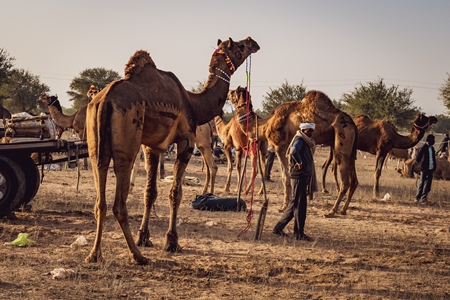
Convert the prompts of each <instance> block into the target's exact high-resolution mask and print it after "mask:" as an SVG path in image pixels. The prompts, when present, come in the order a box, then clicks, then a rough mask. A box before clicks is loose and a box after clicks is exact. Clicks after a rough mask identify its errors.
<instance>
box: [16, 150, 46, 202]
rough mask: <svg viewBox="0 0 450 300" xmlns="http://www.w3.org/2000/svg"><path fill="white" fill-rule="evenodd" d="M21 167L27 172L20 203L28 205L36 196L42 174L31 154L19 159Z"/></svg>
mask: <svg viewBox="0 0 450 300" xmlns="http://www.w3.org/2000/svg"><path fill="white" fill-rule="evenodd" d="M18 164H19V166H20V168H21V169H22V171H23V173H24V174H25V182H26V188H25V193H24V195H23V198H22V203H20V205H27V204H28V203H30V201H31V200H33V198H34V196H36V193H37V191H38V190H39V185H40V184H41V175H40V173H39V170H38V167H37V165H36V164H35V163H34V161H33V159H32V158H31V157H30V156H25V157H22V158H21V159H20V161H18Z"/></svg>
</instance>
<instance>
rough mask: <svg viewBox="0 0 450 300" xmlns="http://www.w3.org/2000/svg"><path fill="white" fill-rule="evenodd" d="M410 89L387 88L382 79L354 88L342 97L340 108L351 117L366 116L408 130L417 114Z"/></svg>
mask: <svg viewBox="0 0 450 300" xmlns="http://www.w3.org/2000/svg"><path fill="white" fill-rule="evenodd" d="M411 94H412V89H408V88H405V89H403V90H399V89H398V86H394V85H392V86H391V87H387V86H386V84H385V83H384V82H383V79H382V78H381V79H379V80H378V81H374V82H369V83H368V84H367V85H362V84H361V85H360V86H359V87H356V88H355V90H354V91H353V92H351V93H346V94H343V95H342V99H341V102H342V108H343V110H344V111H345V112H347V113H349V114H350V115H351V116H352V117H355V116H357V115H360V114H366V115H368V116H370V117H371V118H372V119H380V120H384V121H390V122H391V123H393V124H394V125H395V126H397V127H400V128H409V125H410V124H411V122H412V120H413V119H414V118H415V117H416V116H417V114H418V113H419V109H418V108H417V107H415V106H413V105H412V104H413V102H414V100H412V99H411Z"/></svg>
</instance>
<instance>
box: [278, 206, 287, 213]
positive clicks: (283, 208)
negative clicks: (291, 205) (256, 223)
mask: <svg viewBox="0 0 450 300" xmlns="http://www.w3.org/2000/svg"><path fill="white" fill-rule="evenodd" d="M286 207H287V205H286V204H283V206H281V208H280V209H279V210H278V212H280V213H282V212H284V210H285V209H286Z"/></svg>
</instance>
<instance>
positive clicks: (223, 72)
mask: <svg viewBox="0 0 450 300" xmlns="http://www.w3.org/2000/svg"><path fill="white" fill-rule="evenodd" d="M216 53H217V54H220V55H222V56H223V57H224V59H225V63H226V64H227V66H228V69H229V70H230V72H231V75H233V74H234V71H235V70H236V68H235V67H234V64H233V62H232V61H231V58H230V57H229V56H228V54H227V53H226V52H224V51H223V50H221V49H216ZM215 69H216V70H217V71H219V72H220V73H222V74H223V75H224V76H225V77H226V78H225V77H223V76H222V75H219V74H214V75H216V77H218V78H220V79H222V80H223V81H225V82H226V83H228V84H229V83H230V80H231V75H228V73H227V72H225V71H224V70H222V69H219V68H218V67H215Z"/></svg>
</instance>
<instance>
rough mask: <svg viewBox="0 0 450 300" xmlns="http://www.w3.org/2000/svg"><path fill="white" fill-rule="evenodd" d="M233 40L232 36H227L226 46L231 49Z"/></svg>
mask: <svg viewBox="0 0 450 300" xmlns="http://www.w3.org/2000/svg"><path fill="white" fill-rule="evenodd" d="M233 44H234V42H233V39H232V38H230V37H229V38H228V48H229V49H231V47H232V46H233Z"/></svg>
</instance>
